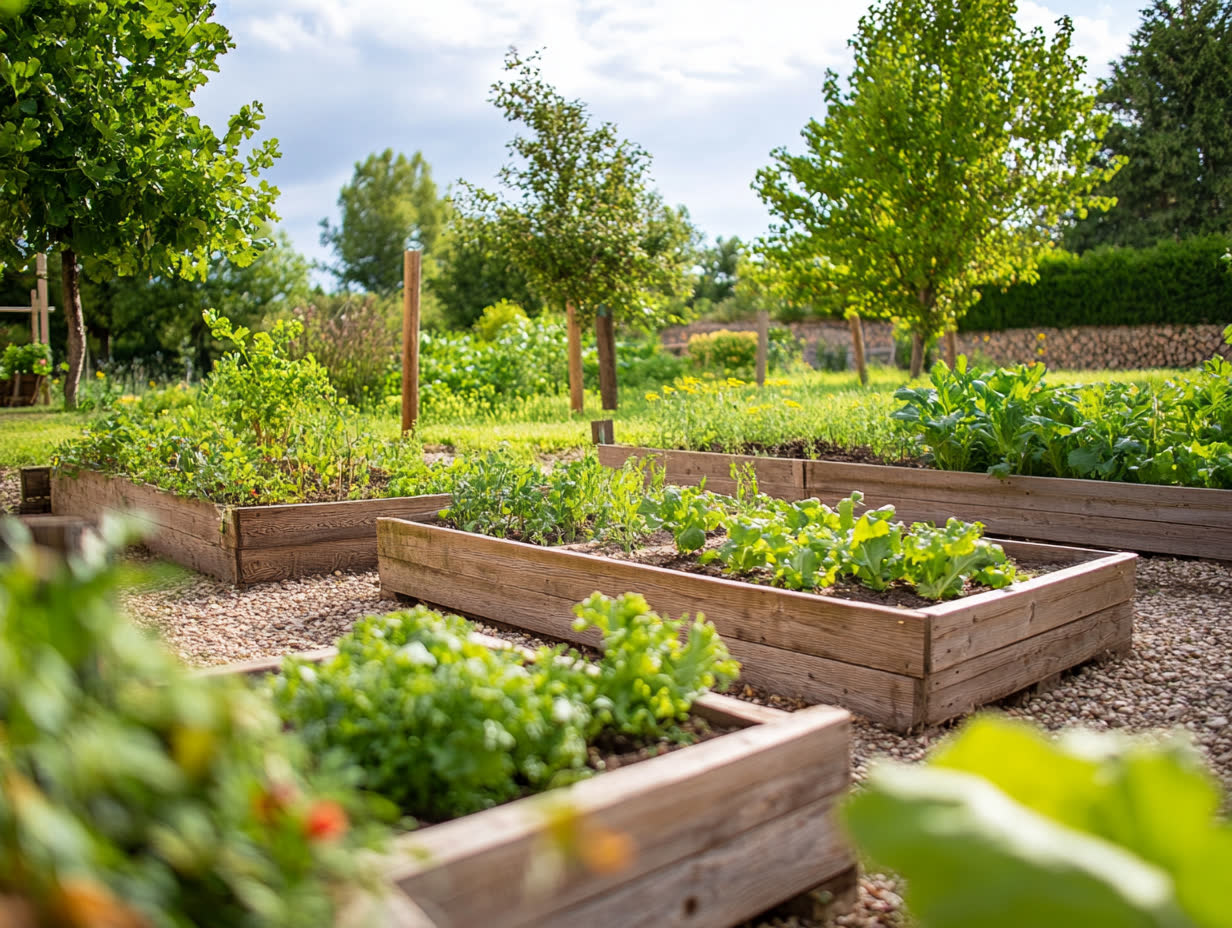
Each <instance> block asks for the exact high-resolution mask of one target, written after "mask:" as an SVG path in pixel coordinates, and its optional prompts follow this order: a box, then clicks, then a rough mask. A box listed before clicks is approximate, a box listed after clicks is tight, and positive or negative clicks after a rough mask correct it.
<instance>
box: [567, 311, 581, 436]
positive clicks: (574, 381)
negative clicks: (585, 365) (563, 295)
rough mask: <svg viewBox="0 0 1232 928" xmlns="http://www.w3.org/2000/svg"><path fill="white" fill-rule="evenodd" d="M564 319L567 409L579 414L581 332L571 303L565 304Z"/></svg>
mask: <svg viewBox="0 0 1232 928" xmlns="http://www.w3.org/2000/svg"><path fill="white" fill-rule="evenodd" d="M565 318H566V320H567V323H568V334H569V409H570V410H571V411H572V412H581V411H582V407H583V406H584V405H585V394H584V392H583V390H582V330H581V328H579V326H578V321H577V310H576V309H574V308H573V303H566V304H565Z"/></svg>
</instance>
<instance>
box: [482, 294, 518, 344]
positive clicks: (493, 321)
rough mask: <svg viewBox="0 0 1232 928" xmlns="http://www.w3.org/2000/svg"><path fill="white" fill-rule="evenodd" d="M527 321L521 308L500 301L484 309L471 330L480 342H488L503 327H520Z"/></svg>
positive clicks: (507, 301) (514, 304) (508, 302)
mask: <svg viewBox="0 0 1232 928" xmlns="http://www.w3.org/2000/svg"><path fill="white" fill-rule="evenodd" d="M528 321H529V318H528V317H527V315H526V311H525V310H524V309H522V307H521V306H519V305H518V304H517V303H511V302H510V301H509V300H501V301H500V302H499V303H493V304H492V305H491V306H487V307H485V308H484V310H483V313H482V314H481V315H480V317H479V318H478V319H477V320H476V321H475V325H474V326H473V327H472V328H473V329H474V330H475V334H476V335H477V336H478V337H479V338H480V339H481V340H483V341H485V342H490V341H492V340H493V339H494V338H496V336H497V335H498V334H499V333H500V330H501V329H503V328H504V327H505V326H507V325H522V324H523V323H526V322H528Z"/></svg>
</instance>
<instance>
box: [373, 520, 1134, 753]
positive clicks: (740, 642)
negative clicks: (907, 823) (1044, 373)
mask: <svg viewBox="0 0 1232 928" xmlns="http://www.w3.org/2000/svg"><path fill="white" fill-rule="evenodd" d="M1002 545H1003V547H1004V548H1005V551H1006V553H1007V554H1008V555H1010V557H1011V558H1013V559H1015V560H1016V561H1017V562H1018V563H1019V564H1021V565H1022V566H1023V567H1026V568H1028V569H1029V568H1031V567H1032V565H1049V566H1050V568H1052V569H1050V570H1048V572H1046V573H1043V574H1041V575H1040V576H1037V577H1035V578H1033V579H1031V580H1027V581H1024V582H1019V583H1015V584H1013V585H1012V586H1009V587H1007V588H1005V589H1002V590H995V591H991V592H986V593H978V594H975V595H972V596H968V597H966V598H964V599H958V600H951V601H949V602H944V603H939V604H937V605H933V606H927V607H925V608H921V609H900V608H894V607H890V606H883V605H878V604H873V603H864V602H852V601H848V600H841V599H838V598H836V597H833V596H818V595H814V594H811V593H800V592H793V591H790V590H781V589H776V588H773V587H768V586H758V585H754V584H749V583H742V582H739V581H736V580H729V579H725V578H721V577H708V576H702V575H698V574H691V573H681V572H679V571H675V570H668V569H665V568H662V567H655V566H649V565H644V564H636V563H631V562H629V561H621V560H613V559H610V558H605V557H601V556H597V555H594V554H586V553H579V552H575V551H565V550H560V549H556V548H545V547H538V546H535V545H530V544H524V543H522V542H516V541H506V540H504V539H500V538H490V537H486V536H482V535H474V534H471V533H468V532H462V531H458V530H456V529H451V528H445V527H443V526H440V525H431V524H423V523H415V522H410V521H406V520H399V519H380V520H378V522H377V548H378V552H379V562H380V573H381V588H382V591H383V592H384V593H385V594H386V595H389V596H393V595H398V594H400V595H404V596H408V597H411V598H414V599H417V600H420V601H423V602H426V603H430V604H434V605H438V606H441V607H444V608H446V609H449V610H454V611H459V612H463V613H468V614H470V615H474V616H479V617H482V618H486V619H490V620H494V621H499V622H505V623H509V624H512V625H517V626H520V627H523V628H527V629H530V630H532V631H535V632H538V633H540V634H543V635H547V636H550V637H553V638H558V639H562V640H567V641H575V642H579V643H582V644H587V645H594V644H596V643H597V638H596V636H594V635H593V634H589V633H588V634H583V635H579V634H578V633H577V632H575V631H573V629H572V626H571V624H570V621H569V616H570V615H571V613H570V609H571V607H572V604H573V603H575V602H577V601H578V600H581V599H584V598H586V597H587V596H589V595H590V594H591V593H593V592H595V591H596V590H598V591H599V592H601V593H604V594H607V595H609V596H613V595H619V594H621V593H624V592H628V591H635V592H638V593H641V594H642V595H643V596H645V597H646V599H647V600H648V601H649V602H650V605H651V606H652V607H653V608H654V609H656V610H657V611H658V612H659V613H660V614H663V615H667V614H672V615H679V614H680V613H683V612H689V613H694V612H703V613H705V615H706V618H707V619H708V620H710V621H711V622H713V623H714V625H715V627H716V629H717V630H718V632H719V633H720V634H721V635H722V636H723V639H724V641H725V642H726V643H727V646H728V648H729V649H730V651H731V653H732V655H733V656H734V657H736V658H737V659H738V660H740V661H741V663H742V665H743V670H742V672H741V678H742V679H743V680H745V681H747V682H748V683H751V684H753V685H755V686H760V687H764V688H765V689H768V690H770V691H772V692H775V693H780V694H783V695H790V696H798V697H801V698H804V699H807V700H809V701H812V702H826V703H832V704H836V705H841V706H844V707H846V708H848V709H852V710H853V711H856V712H859V713H861V714H863V715H865V716H867V717H869V718H871V719H873V720H874V721H877V722H880V723H882V724H884V725H886V726H888V727H890V728H893V729H896V730H899V731H904V730H908V729H911V728H914V727H917V726H921V725H929V724H934V723H938V722H942V721H945V720H946V719H950V718H953V717H955V716H959V715H963V714H964V713H967V712H969V711H971V710H972V709H974V708H975V707H977V706H980V705H983V704H985V703H988V702H991V701H993V700H996V699H999V698H1002V697H1004V696H1008V695H1010V694H1012V693H1015V692H1017V691H1018V690H1021V689H1023V688H1025V687H1027V686H1030V685H1032V684H1034V683H1037V682H1040V681H1042V680H1045V679H1047V678H1049V677H1051V676H1053V675H1055V674H1057V673H1059V672H1060V671H1062V670H1064V669H1066V668H1069V667H1073V666H1076V665H1078V664H1081V663H1083V662H1084V661H1087V660H1089V659H1091V658H1093V657H1096V656H1098V655H1100V654H1103V653H1105V652H1116V653H1125V652H1127V651H1128V650H1129V648H1130V644H1131V638H1132V626H1133V596H1134V572H1135V562H1136V560H1137V558H1136V555H1133V554H1120V553H1115V554H1108V553H1105V552H1101V551H1093V550H1087V549H1081V548H1068V547H1058V546H1053V545H1039V544H1030V543H1026V542H1003V543H1002Z"/></svg>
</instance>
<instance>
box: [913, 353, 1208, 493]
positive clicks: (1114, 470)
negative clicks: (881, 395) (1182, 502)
mask: <svg viewBox="0 0 1232 928" xmlns="http://www.w3.org/2000/svg"><path fill="white" fill-rule="evenodd" d="M1044 377H1045V368H1044V366H1043V365H1042V364H1034V365H1029V366H1028V365H1019V366H1018V367H1016V368H1001V369H999V370H995V371H983V370H977V369H974V368H970V367H969V366H968V364H967V360H966V358H959V359H958V361H957V363H956V364H955V366H954V368H953V369H952V370H951V369H950V368H948V367H947V366H946V365H945V364H938V365H937V366H935V367H934V368H933V371H932V374H931V376H930V379H929V384H928V385H926V386H921V387H903V388H901V389H899V390H898V391H897V392H896V393H895V394H894V395H895V398H896V399H897V400H899V401H900V402H902V403H903V404H904V405H903V406H901V407H900V408H899V409H897V410H895V411H894V413H893V414H892V418H893V419H895V420H897V421H899V422H902V423H905V424H906V425H907V426H909V427H910V428H911V429H912V431H913V432H914V434H915V436H916V440H917V442H918V446H919V450H920V451H921V452H922V453H923V454H924V456H925V458H926V459H927V460H930V461H931V462H932V463H933V464H935V465H936V466H937V467H939V468H941V469H942V470H961V471H974V472H986V473H989V474H993V475H995V476H998V477H1009V476H1011V475H1014V474H1020V475H1024V476H1042V477H1077V478H1082V479H1091V480H1117V481H1124V482H1129V483H1146V484H1162V485H1172V486H1191V487H1212V488H1215V489H1230V488H1232V363H1229V362H1228V361H1227V360H1225V359H1223V358H1221V357H1218V356H1216V357H1214V358H1212V359H1211V360H1209V361H1207V362H1206V363H1205V364H1204V365H1203V367H1202V369H1201V370H1200V371H1197V372H1195V373H1193V374H1192V375H1190V376H1188V377H1185V378H1182V379H1178V380H1176V381H1169V382H1167V383H1165V384H1164V385H1163V386H1162V387H1161V388H1157V389H1145V388H1143V387H1141V386H1139V385H1137V384H1127V383H1118V382H1111V383H1099V384H1086V385H1078V386H1073V387H1065V388H1061V387H1054V386H1049V385H1048V384H1047V383H1046V382H1045V379H1044Z"/></svg>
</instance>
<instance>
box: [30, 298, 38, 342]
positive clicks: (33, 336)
mask: <svg viewBox="0 0 1232 928" xmlns="http://www.w3.org/2000/svg"><path fill="white" fill-rule="evenodd" d="M30 341H31V342H33V343H34V344H36V345H37V344H38V343H39V304H38V291H37V290H31V291H30Z"/></svg>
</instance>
